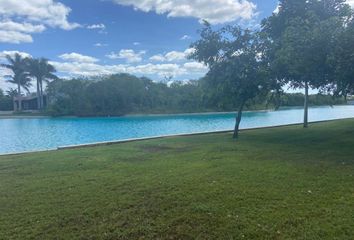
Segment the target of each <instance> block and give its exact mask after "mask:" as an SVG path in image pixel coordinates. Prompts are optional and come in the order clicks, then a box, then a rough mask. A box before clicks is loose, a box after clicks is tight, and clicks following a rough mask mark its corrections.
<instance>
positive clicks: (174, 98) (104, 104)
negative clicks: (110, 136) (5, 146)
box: [48, 74, 203, 116]
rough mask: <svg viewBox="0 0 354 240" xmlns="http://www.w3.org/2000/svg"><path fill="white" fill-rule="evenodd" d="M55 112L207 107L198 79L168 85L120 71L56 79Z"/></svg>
mask: <svg viewBox="0 0 354 240" xmlns="http://www.w3.org/2000/svg"><path fill="white" fill-rule="evenodd" d="M48 95H49V99H50V102H51V103H50V106H49V109H48V111H49V113H51V114H52V115H54V116H60V115H76V116H120V115H124V114H127V113H171V112H176V113H177V112H194V111H198V110H203V106H202V99H201V96H202V93H201V88H200V87H199V85H198V83H189V84H182V83H173V84H172V85H171V86H167V85H166V84H163V83H154V82H153V81H152V80H150V79H147V78H138V77H135V76H132V75H128V74H117V75H112V76H107V77H103V78H101V79H99V78H98V79H95V80H92V79H91V80H90V79H73V80H56V81H53V82H51V83H50V84H49V85H48Z"/></svg>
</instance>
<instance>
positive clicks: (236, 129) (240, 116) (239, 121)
mask: <svg viewBox="0 0 354 240" xmlns="http://www.w3.org/2000/svg"><path fill="white" fill-rule="evenodd" d="M244 105H245V104H244V103H242V104H241V105H240V107H239V109H238V112H237V116H236V124H235V129H234V135H233V138H234V139H237V138H238V132H239V128H240V123H241V119H242V111H243V106H244Z"/></svg>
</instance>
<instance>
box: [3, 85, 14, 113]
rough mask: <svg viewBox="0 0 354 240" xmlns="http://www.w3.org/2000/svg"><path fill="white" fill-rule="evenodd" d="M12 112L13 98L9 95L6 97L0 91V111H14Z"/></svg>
mask: <svg viewBox="0 0 354 240" xmlns="http://www.w3.org/2000/svg"><path fill="white" fill-rule="evenodd" d="M16 95H17V92H16ZM12 110H13V103H12V97H11V96H9V95H5V94H4V91H3V90H2V89H0V111H12Z"/></svg>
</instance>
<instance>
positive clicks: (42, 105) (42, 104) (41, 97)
mask: <svg viewBox="0 0 354 240" xmlns="http://www.w3.org/2000/svg"><path fill="white" fill-rule="evenodd" d="M40 86H41V89H40V90H41V93H40V99H41V109H43V108H44V103H43V102H44V100H43V82H42V81H41V83H40Z"/></svg>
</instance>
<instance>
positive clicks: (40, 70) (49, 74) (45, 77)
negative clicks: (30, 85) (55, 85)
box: [28, 58, 58, 109]
mask: <svg viewBox="0 0 354 240" xmlns="http://www.w3.org/2000/svg"><path fill="white" fill-rule="evenodd" d="M28 71H29V73H30V74H31V76H32V77H34V78H36V81H37V104H38V109H43V82H49V81H50V80H55V79H57V78H58V77H57V76H56V75H54V73H55V72H56V70H55V68H54V66H53V65H51V64H49V63H48V60H47V59H45V58H39V59H29V60H28Z"/></svg>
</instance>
